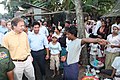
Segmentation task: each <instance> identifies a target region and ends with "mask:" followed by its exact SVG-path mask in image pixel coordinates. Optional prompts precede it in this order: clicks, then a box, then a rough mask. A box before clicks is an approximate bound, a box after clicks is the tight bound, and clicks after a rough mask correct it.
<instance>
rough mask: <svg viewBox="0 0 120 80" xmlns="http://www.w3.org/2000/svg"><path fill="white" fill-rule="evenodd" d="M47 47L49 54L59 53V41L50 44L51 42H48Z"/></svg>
mask: <svg viewBox="0 0 120 80" xmlns="http://www.w3.org/2000/svg"><path fill="white" fill-rule="evenodd" d="M49 49H50V53H51V54H59V53H60V51H61V50H62V49H61V46H60V43H59V42H57V43H56V44H54V45H53V44H52V42H50V43H49Z"/></svg>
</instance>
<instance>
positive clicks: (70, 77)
mask: <svg viewBox="0 0 120 80" xmlns="http://www.w3.org/2000/svg"><path fill="white" fill-rule="evenodd" d="M67 37H68V39H69V40H71V42H70V43H69V44H68V46H67V47H68V48H67V49H68V50H67V52H68V53H67V55H66V56H62V57H61V61H63V62H64V72H63V73H64V74H63V79H64V80H78V73H79V66H78V61H79V56H80V52H81V49H82V45H83V44H85V43H99V44H101V45H103V44H106V41H105V40H103V39H99V38H97V39H93V38H83V39H79V38H77V28H76V27H75V26H70V28H69V29H68V30H67Z"/></svg>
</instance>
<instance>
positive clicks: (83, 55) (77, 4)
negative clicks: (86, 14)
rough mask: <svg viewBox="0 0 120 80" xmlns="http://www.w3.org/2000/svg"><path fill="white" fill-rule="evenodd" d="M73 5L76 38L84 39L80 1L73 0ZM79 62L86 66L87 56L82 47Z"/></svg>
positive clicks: (85, 49)
mask: <svg viewBox="0 0 120 80" xmlns="http://www.w3.org/2000/svg"><path fill="white" fill-rule="evenodd" d="M73 3H74V4H75V9H76V17H77V25H78V26H77V27H78V37H79V38H85V27H84V18H83V11H82V6H81V0H73ZM80 62H82V64H88V54H87V48H86V47H84V48H83V49H82V51H81V58H80Z"/></svg>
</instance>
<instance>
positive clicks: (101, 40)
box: [97, 38, 108, 45]
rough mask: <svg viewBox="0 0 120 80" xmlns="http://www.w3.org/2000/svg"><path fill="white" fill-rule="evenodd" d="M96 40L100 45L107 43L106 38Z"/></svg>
mask: <svg viewBox="0 0 120 80" xmlns="http://www.w3.org/2000/svg"><path fill="white" fill-rule="evenodd" d="M97 41H98V43H99V44H100V45H107V44H108V41H107V40H105V39H99V38H98V39H97Z"/></svg>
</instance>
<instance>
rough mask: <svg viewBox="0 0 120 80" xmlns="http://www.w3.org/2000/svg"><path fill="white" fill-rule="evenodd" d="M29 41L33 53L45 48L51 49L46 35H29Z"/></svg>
mask: <svg viewBox="0 0 120 80" xmlns="http://www.w3.org/2000/svg"><path fill="white" fill-rule="evenodd" d="M28 39H29V44H30V48H31V50H33V51H38V50H42V49H44V46H45V48H48V47H49V45H48V40H47V37H46V36H45V35H41V34H34V33H31V34H30V35H28Z"/></svg>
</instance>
